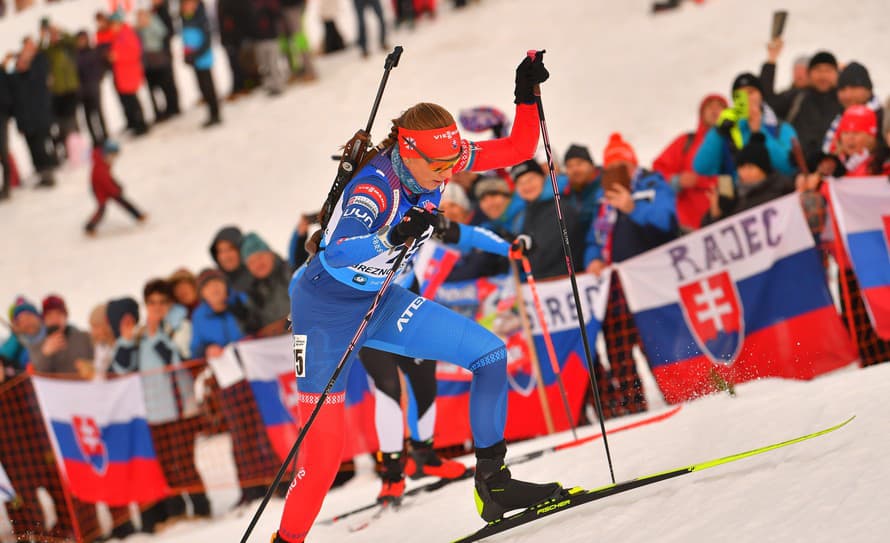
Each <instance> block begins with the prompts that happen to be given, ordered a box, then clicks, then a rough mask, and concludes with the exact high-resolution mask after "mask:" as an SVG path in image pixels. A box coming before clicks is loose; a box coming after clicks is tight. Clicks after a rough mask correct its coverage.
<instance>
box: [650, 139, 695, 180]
mask: <svg viewBox="0 0 890 543" xmlns="http://www.w3.org/2000/svg"><path fill="white" fill-rule="evenodd" d="M686 140H687V136H686V134H683V135H681V136H679V137H677V138H676V139H674V141H672V142H671V144H670V145H668V146H667V147H666V148H665V150H664V151H662V152H661V154H660V155H658V157H657V158H656V159H655V161H654V162H652V169H653V170H655V171H657V172H658V173H660V174H661V175H663V176H664V178H665V179H667V180H668V182H670V180H671V177H673V176H674V175H677V174H678V173H682V172H683V166H684V162H685V157H684V156H683V147H685V146H686Z"/></svg>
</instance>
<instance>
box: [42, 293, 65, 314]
mask: <svg viewBox="0 0 890 543" xmlns="http://www.w3.org/2000/svg"><path fill="white" fill-rule="evenodd" d="M42 305H43V314H44V315H46V312H47V311H53V310H58V311H61V312H62V313H64V314H66V315H67V314H68V307H66V306H65V300H63V299H62V297H61V296H59V295H57V294H50V295H49V296H47V297H46V298H44V299H43V304H42Z"/></svg>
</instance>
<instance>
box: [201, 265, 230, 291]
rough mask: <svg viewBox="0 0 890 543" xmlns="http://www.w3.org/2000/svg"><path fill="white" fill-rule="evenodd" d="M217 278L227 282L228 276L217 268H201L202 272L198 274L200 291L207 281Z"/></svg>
mask: <svg viewBox="0 0 890 543" xmlns="http://www.w3.org/2000/svg"><path fill="white" fill-rule="evenodd" d="M217 280H218V281H222V282H223V283H225V282H226V276H225V275H223V273H222V272H221V271H219V270H218V269H216V268H204V269H203V270H201V273H199V274H198V290H199V291H200V290H201V289H202V288H204V285H206V284H207V283H209V282H211V281H217Z"/></svg>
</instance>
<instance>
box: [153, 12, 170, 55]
mask: <svg viewBox="0 0 890 543" xmlns="http://www.w3.org/2000/svg"><path fill="white" fill-rule="evenodd" d="M152 13H154V14H155V15H157V16H158V18H159V19H160V20H161V22H162V23H164V27H165V28H166V29H167V36H166V37H165V38H164V51H165V52H166V53H168V54H169V53H170V52H171V51H170V41H171V40H172V39H173V35H174V34H176V27H174V26H173V16H172V15H170V4H169V2H167V0H164V1H163V2H161V3H160V4H158V5H156V6H154V8H152Z"/></svg>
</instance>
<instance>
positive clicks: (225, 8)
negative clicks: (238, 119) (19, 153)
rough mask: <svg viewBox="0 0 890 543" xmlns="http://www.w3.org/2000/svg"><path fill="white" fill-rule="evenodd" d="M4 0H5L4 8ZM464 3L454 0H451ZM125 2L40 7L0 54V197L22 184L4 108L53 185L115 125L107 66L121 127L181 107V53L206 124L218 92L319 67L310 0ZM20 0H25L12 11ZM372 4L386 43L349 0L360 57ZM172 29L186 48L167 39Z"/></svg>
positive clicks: (333, 35) (410, 11)
mask: <svg viewBox="0 0 890 543" xmlns="http://www.w3.org/2000/svg"><path fill="white" fill-rule="evenodd" d="M4 1H5V0H0V15H2V13H3V7H2V6H3V5H4ZM466 3H467V0H455V5H456V6H457V7H462V6H464V5H465V4H466ZM130 4H131V3H130V2H111V3H110V5H111V6H112V7H116V8H117V9H116V10H115V11H112V12H110V13H107V12H102V11H100V12H97V13H96V14H95V25H94V27H93V28H91V29H86V28H84V29H73V28H65V26H64V23H62V22H60V23H57V22H56V21H52V20H50V19H49V18H44V19H42V20H41V22H40V27H39V29H38V32H37V35H36V36H33V35H28V36H25V37H23V39H22V42H21V47H20V48H19V49H18V50H17V51H9V52H6V53H2V54H0V61H2V62H0V65H2V69H0V171H2V178H0V200H4V199H7V198H9V196H10V194H11V188H13V187H18V186H22V180H21V176H20V175H19V168H18V167H17V162H16V159H15V157H13V156H12V154H11V153H10V151H9V135H8V130H9V125H10V122H9V121H10V120H15V124H16V127H17V129H18V131H19V132H20V133H21V135H22V137H23V138H24V139H25V141H26V142H27V146H28V150H29V153H30V157H31V161H32V163H33V166H34V171H35V172H36V177H37V179H36V182H35V186H36V187H40V188H47V187H53V186H54V185H55V183H56V180H55V175H54V171H55V170H56V169H57V168H58V167H59V166H60V165H62V164H64V163H65V161H67V160H70V161H73V162H77V161H80V160H82V159H84V158H85V155H86V153H85V152H83V151H84V150H85V149H86V148H87V147H88V146H90V145H91V146H92V147H93V148H94V149H98V148H101V147H102V146H103V145H104V144H105V142H106V141H107V140H110V139H113V138H114V137H115V135H114V134H110V133H109V131H108V124H107V123H106V121H105V113H104V112H105V108H107V107H110V106H109V105H108V104H105V103H103V101H102V93H101V84H102V81H103V79H104V78H105V77H106V76H108V77H110V78H111V79H112V81H113V83H114V89H115V92H116V93H117V96H118V100H119V102H120V107H121V111H122V113H123V117H124V118H125V119H126V131H127V132H129V133H130V134H131V135H132V136H133V137H140V136H143V135H145V134H148V133H149V132H150V130H151V126H152V125H153V124H158V123H163V122H165V121H167V120H169V119H172V118H175V117H176V116H178V115H179V114H180V112H181V111H182V110H181V107H182V106H181V104H180V102H181V100H180V93H179V87H180V85H182V84H183V82H182V81H177V79H176V77H175V76H174V64H176V63H185V64H187V65H189V66H190V67H191V68H192V71H193V72H194V74H195V82H196V84H197V87H198V90H199V91H200V95H201V101H202V102H203V103H204V104H205V106H206V108H207V118H206V120H205V122H204V124H203V127H205V128H209V127H212V126H215V125H218V124H220V123H221V122H222V113H221V109H222V105H221V101H229V102H232V101H235V100H237V99H238V98H240V97H242V96H245V95H248V94H250V93H252V92H254V91H256V90H257V89H264V90H265V91H266V92H267V93H268V94H269V95H270V96H277V95H280V94H281V93H282V92H284V91H285V89H286V88H287V86H288V85H289V84H295V83H308V82H311V81H314V80H315V79H317V77H318V72H317V70H316V69H315V65H314V61H313V51H312V49H311V48H310V45H309V41H308V39H307V37H306V33H305V30H304V24H303V23H304V15H305V10H306V0H218V1H217V2H215V13H214V14H209V13H208V10H207V9H206V8H205V5H204V2H203V1H202V0H180V1H179V2H177V3H176V5H178V11H177V12H173V11H172V10H171V7H170V3H169V2H168V0H147V1H146V2H144V3H140V4H138V6H140V7H138V9H133V10H132V11H131V12H129V13H128V12H127V11H125V10H124V8H125V7H126V9H128V10H129V9H130V8H131V5H130ZM338 6H339V2H338V1H337V0H321V1H320V6H319V16H320V17H321V19H322V21H323V23H324V33H325V34H324V37H323V40H322V46H321V48H320V52H322V53H325V54H327V53H333V52H336V51H340V50H343V49H345V48H346V44H345V43H344V40H343V37H342V35H341V34H340V31H339V29H338V28H337V24H336V19H337V17H338V16H339V13H338V12H339V7H338ZM27 7H28V2H25V1H22V2H21V5H18V6H17V9H16V11H21V10H22V9H26V8H27ZM394 7H395V9H396V10H397V13H398V17H397V24H403V23H404V24H407V25H410V26H413V25H414V21H415V20H416V19H417V18H419V17H421V16H424V15H426V14H428V15H430V16H431V17H434V16H435V13H436V2H435V1H430V0H423V1H421V0H413V1H410V0H409V1H407V2H406V1H398V2H394ZM369 8H370V9H371V11H372V12H373V13H374V14H375V15H376V16H377V19H378V22H379V32H378V35H379V37H380V43H379V45H380V47H381V48H382V49H384V50H385V49H388V44H387V39H386V36H387V34H386V23H385V21H384V18H383V9H382V6H381V0H356V2H355V12H356V13H355V14H356V17H357V20H358V29H359V35H358V40H357V43H356V45H357V46H358V48H359V49H360V51H361V54H362V56H363V57H368V56H369V54H370V51H371V48H370V47H369V45H368V38H367V34H368V33H367V31H366V26H365V12H366V11H367V10H368V9H369ZM177 35H178V36H179V37H180V40H181V44H182V58H178V56H179V55H178V54H177V53H176V52H175V49H174V47H173V46H172V40H173V38H174V36H177ZM215 42H219V44H220V45H221V47H222V49H223V51H225V58H226V61H227V63H228V66H229V69H230V72H231V81H232V86H231V89H226V91H225V92H224V96H222V97H221V96H220V95H219V93H218V91H217V84H216V83H215V82H214V78H213V75H212V68H213V66H214V63H215V62H217V59H216V58H215V56H214V52H213V44H214V43H215ZM109 74H110V76H109ZM142 89H145V90H147V95H148V97H149V102H150V105H151V110H150V112H151V114H149V113H148V111H146V110H145V109H144V104H143V103H142V101H141V100H140V97H139V94H140V91H141V90H142ZM81 127H85V128H86V131H87V132H88V134H89V137H90V143H89V144H88V143H85V140H84V139H83V138H81V136H80V131H81ZM93 158H94V159H95V155H93ZM19 160H21V157H19ZM100 200H101V199H100ZM101 205H102V201H100V206H101ZM131 213H132V211H131ZM99 215H100V216H101V213H100V214H99ZM133 215H134V216H135V217H137V218H138V215H137V214H136V213H133ZM93 228H94V227H91V228H88V232H90V233H91V231H92V229H93Z"/></svg>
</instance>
